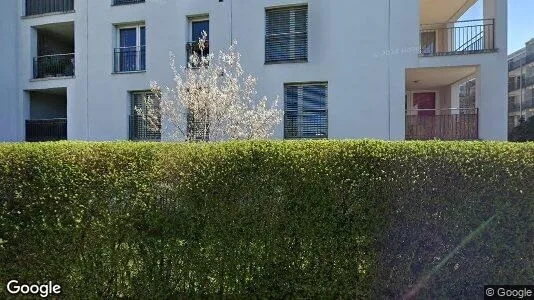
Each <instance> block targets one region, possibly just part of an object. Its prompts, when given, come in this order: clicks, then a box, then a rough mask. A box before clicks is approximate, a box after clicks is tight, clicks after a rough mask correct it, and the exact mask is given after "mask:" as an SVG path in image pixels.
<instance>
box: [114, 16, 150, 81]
mask: <svg viewBox="0 0 534 300" xmlns="http://www.w3.org/2000/svg"><path fill="white" fill-rule="evenodd" d="M117 45H118V47H117V48H115V72H116V73H118V72H135V71H144V70H146V50H145V48H146V30H145V26H144V25H133V26H121V27H118V28H117Z"/></svg>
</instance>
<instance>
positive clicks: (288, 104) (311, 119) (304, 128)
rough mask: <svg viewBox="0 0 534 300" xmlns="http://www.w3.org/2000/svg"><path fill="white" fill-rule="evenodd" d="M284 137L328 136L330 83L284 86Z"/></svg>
mask: <svg viewBox="0 0 534 300" xmlns="http://www.w3.org/2000/svg"><path fill="white" fill-rule="evenodd" d="M284 138H286V139H301V138H302V139H321V138H328V84H327V83H310V84H287V85H286V86H285V87H284Z"/></svg>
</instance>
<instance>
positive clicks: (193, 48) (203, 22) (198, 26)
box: [186, 17, 210, 62]
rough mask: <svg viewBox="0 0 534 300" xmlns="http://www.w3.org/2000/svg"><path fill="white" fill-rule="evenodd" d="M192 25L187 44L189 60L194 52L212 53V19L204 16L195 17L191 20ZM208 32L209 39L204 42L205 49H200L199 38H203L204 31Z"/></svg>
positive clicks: (190, 24)
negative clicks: (210, 39) (210, 37)
mask: <svg viewBox="0 0 534 300" xmlns="http://www.w3.org/2000/svg"><path fill="white" fill-rule="evenodd" d="M189 26H190V32H191V35H190V40H189V42H188V43H187V45H186V50H187V62H189V58H190V57H191V56H192V55H193V54H197V55H198V56H199V57H200V56H207V55H208V54H209V53H210V44H209V36H210V21H209V19H208V18H207V17H204V18H194V19H190V22H189ZM203 32H206V34H207V40H206V43H205V44H204V49H203V50H201V49H200V44H199V40H200V39H201V38H202V33H203Z"/></svg>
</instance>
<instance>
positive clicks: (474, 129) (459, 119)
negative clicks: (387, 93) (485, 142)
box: [406, 108, 478, 140]
mask: <svg viewBox="0 0 534 300" xmlns="http://www.w3.org/2000/svg"><path fill="white" fill-rule="evenodd" d="M406 139H407V140H434V139H439V140H476V139H478V109H476V108H470V109H448V110H409V111H406Z"/></svg>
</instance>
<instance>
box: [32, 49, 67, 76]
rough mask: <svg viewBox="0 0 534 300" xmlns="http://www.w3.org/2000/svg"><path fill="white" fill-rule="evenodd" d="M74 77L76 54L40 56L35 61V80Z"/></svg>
mask: <svg viewBox="0 0 534 300" xmlns="http://www.w3.org/2000/svg"><path fill="white" fill-rule="evenodd" d="M71 76H74V53H68V54H56V55H44V56H38V57H36V58H34V60H33V78H34V79H40V78H50V77H71Z"/></svg>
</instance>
